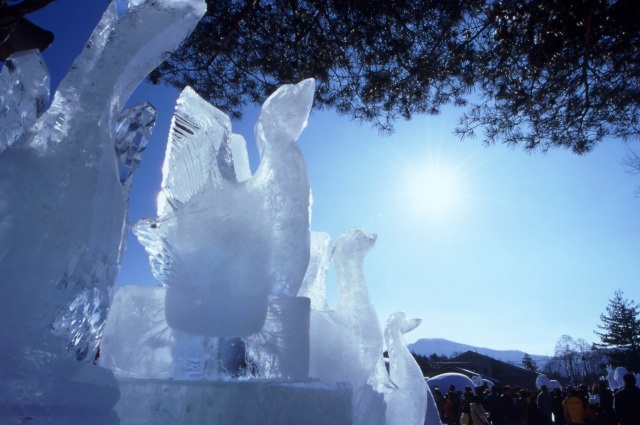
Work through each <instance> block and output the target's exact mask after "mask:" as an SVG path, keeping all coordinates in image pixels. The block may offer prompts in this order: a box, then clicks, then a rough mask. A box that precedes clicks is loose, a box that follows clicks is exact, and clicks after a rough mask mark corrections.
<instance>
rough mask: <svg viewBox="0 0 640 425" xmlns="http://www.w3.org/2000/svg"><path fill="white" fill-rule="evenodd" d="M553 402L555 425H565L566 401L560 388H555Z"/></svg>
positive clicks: (552, 393)
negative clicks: (564, 404) (564, 406)
mask: <svg viewBox="0 0 640 425" xmlns="http://www.w3.org/2000/svg"><path fill="white" fill-rule="evenodd" d="M551 400H552V405H553V419H554V422H553V423H554V424H555V425H564V424H565V420H564V408H563V407H562V402H563V401H564V395H563V394H562V391H561V390H560V388H554V389H553V391H552V392H551Z"/></svg>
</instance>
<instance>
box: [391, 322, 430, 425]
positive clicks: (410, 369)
mask: <svg viewBox="0 0 640 425" xmlns="http://www.w3.org/2000/svg"><path fill="white" fill-rule="evenodd" d="M420 322H421V320H420V319H408V318H407V317H406V315H405V314H404V313H402V312H397V313H393V314H392V315H391V316H389V319H388V320H387V326H386V328H385V340H386V343H387V350H388V353H389V377H390V378H391V381H392V382H393V383H394V384H395V385H396V387H397V388H394V389H391V390H389V391H388V392H387V393H386V394H385V401H386V402H387V413H386V419H387V425H422V424H423V423H424V417H425V412H426V409H427V384H426V383H425V381H424V377H423V376H422V371H421V370H420V367H419V366H418V364H417V363H416V361H415V359H414V358H413V356H412V355H411V352H410V351H409V349H408V348H407V344H406V343H405V341H404V337H403V334H405V333H407V332H410V331H412V330H413V329H415V328H416V327H417V326H418V325H419V324H420Z"/></svg>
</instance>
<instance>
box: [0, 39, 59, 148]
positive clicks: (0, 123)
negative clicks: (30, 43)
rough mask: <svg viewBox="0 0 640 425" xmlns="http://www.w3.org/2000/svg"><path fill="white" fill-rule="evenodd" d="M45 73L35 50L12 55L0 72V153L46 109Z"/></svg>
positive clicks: (45, 68) (46, 82) (47, 86)
mask: <svg viewBox="0 0 640 425" xmlns="http://www.w3.org/2000/svg"><path fill="white" fill-rule="evenodd" d="M49 85H50V82H49V71H48V70H47V67H46V65H45V63H44V60H43V59H42V55H41V54H40V51H39V50H28V51H26V52H19V53H15V54H14V55H12V56H11V57H10V58H9V59H7V61H6V62H5V63H4V67H3V68H2V71H0V152H2V151H3V150H4V149H6V148H7V146H9V145H11V144H13V142H15V141H16V140H17V139H18V137H20V136H21V135H22V134H23V133H24V132H25V131H26V130H28V129H29V128H30V127H31V126H32V125H33V123H34V122H35V120H36V118H38V117H39V116H40V115H42V114H43V113H44V111H45V110H46V109H47V107H48V106H49V90H50V87H49Z"/></svg>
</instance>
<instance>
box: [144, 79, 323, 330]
mask: <svg viewBox="0 0 640 425" xmlns="http://www.w3.org/2000/svg"><path fill="white" fill-rule="evenodd" d="M314 87H315V84H314V81H313V80H305V81H302V82H301V83H299V84H296V85H285V86H282V87H280V88H279V89H278V90H277V91H276V92H275V93H274V94H272V95H271V96H270V97H269V98H268V99H267V101H266V102H265V103H264V106H263V108H262V111H261V113H260V116H259V118H258V122H257V124H256V127H255V136H256V141H257V144H258V149H259V152H260V165H259V166H258V169H257V170H256V173H255V175H253V176H251V177H250V178H248V179H247V180H246V181H242V182H240V181H239V180H243V178H239V176H240V175H245V176H246V175H247V173H248V171H247V170H248V163H247V162H246V159H242V158H246V148H245V150H244V154H243V153H242V152H243V149H242V147H240V148H239V147H238V146H235V147H234V146H233V143H234V141H235V142H237V141H238V139H237V137H234V136H235V135H232V134H231V122H230V120H229V118H228V117H227V116H226V115H225V114H223V113H222V112H220V111H219V110H217V109H216V108H214V107H213V106H211V105H210V104H208V103H207V102H206V101H204V100H203V99H201V98H199V97H198V96H197V95H196V94H195V92H193V90H191V89H189V88H187V89H185V90H184V91H183V93H182V94H181V96H180V98H179V100H178V104H177V106H176V113H175V115H174V119H173V122H172V129H171V136H170V140H169V144H168V147H167V153H166V157H165V162H164V166H163V181H162V193H161V195H160V197H159V201H158V217H156V218H152V219H146V220H143V221H142V222H140V223H138V224H137V225H136V229H135V232H136V234H137V235H138V238H139V240H140V241H141V243H142V244H143V245H144V246H145V248H146V250H147V252H148V253H149V255H150V260H151V264H152V269H153V271H154V274H155V275H156V278H157V279H158V280H159V281H160V282H161V283H162V284H165V285H167V294H166V301H165V308H166V318H167V322H168V323H169V325H170V326H171V327H172V328H174V329H177V330H180V331H183V332H186V333H190V334H194V335H206V336H213V337H245V336H248V335H250V334H252V333H254V332H257V331H259V330H260V329H261V328H262V326H263V324H264V321H265V317H266V313H267V298H268V296H270V295H275V296H295V295H296V294H297V292H298V289H299V287H300V285H301V284H302V280H303V278H304V274H305V271H306V268H307V265H308V262H309V207H310V199H309V197H310V191H309V182H308V177H307V169H306V164H305V162H304V159H303V157H302V153H301V151H300V149H299V147H298V145H297V143H296V141H297V139H298V137H299V136H300V133H301V132H302V130H303V128H304V127H305V125H306V122H307V117H308V116H309V112H310V110H311V104H312V101H313V93H314ZM232 152H233V153H232ZM249 174H250V173H249Z"/></svg>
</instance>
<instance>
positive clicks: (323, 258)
mask: <svg viewBox="0 0 640 425" xmlns="http://www.w3.org/2000/svg"><path fill="white" fill-rule="evenodd" d="M332 257H333V245H332V244H331V236H330V235H329V234H328V233H324V232H313V231H312V232H311V253H310V258H309V267H308V268H307V272H306V274H305V276H304V280H303V282H302V286H301V287H300V290H299V291H298V296H300V297H308V298H310V299H311V308H312V309H314V310H318V311H323V310H328V308H329V307H328V305H327V287H326V283H325V282H326V278H327V272H328V271H329V266H330V264H331V258H332Z"/></svg>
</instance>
